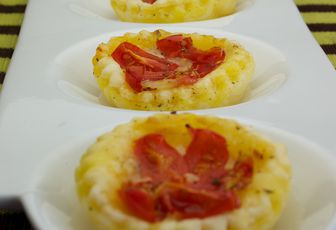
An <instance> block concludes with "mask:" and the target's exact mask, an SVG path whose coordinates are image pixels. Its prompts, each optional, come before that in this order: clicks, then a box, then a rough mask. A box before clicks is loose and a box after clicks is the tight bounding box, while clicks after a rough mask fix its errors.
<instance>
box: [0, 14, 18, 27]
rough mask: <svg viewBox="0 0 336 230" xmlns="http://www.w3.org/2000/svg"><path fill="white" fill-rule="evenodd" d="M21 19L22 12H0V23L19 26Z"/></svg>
mask: <svg viewBox="0 0 336 230" xmlns="http://www.w3.org/2000/svg"><path fill="white" fill-rule="evenodd" d="M22 19H23V14H0V22H1V25H8V26H19V25H21V22H22Z"/></svg>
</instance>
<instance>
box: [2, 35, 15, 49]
mask: <svg viewBox="0 0 336 230" xmlns="http://www.w3.org/2000/svg"><path fill="white" fill-rule="evenodd" d="M16 41H17V35H10V34H0V48H14V47H15V44H16Z"/></svg>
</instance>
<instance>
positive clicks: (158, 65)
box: [112, 42, 178, 92]
mask: <svg viewBox="0 0 336 230" xmlns="http://www.w3.org/2000/svg"><path fill="white" fill-rule="evenodd" d="M112 57H113V59H114V60H115V61H116V62H118V64H119V65H120V66H121V68H123V69H124V70H125V72H126V82H127V83H128V84H129V86H130V87H131V88H132V89H134V90H135V91H136V92H141V91H142V85H141V82H142V81H145V80H151V81H156V80H162V79H164V78H166V77H167V76H168V75H171V74H172V73H173V71H174V70H175V69H176V68H177V67H178V65H177V64H175V63H173V62H170V61H168V60H167V59H165V58H161V57H158V56H155V55H153V54H150V53H148V52H146V51H144V50H142V49H140V48H139V47H137V46H135V45H133V44H131V43H129V42H123V43H121V44H120V45H119V46H118V47H117V48H116V49H115V50H114V52H113V53H112Z"/></svg>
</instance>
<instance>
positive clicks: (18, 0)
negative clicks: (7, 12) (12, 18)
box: [0, 0, 28, 6]
mask: <svg viewBox="0 0 336 230" xmlns="http://www.w3.org/2000/svg"><path fill="white" fill-rule="evenodd" d="M27 2H28V1H27V0H0V5H9V6H13V5H21V4H27Z"/></svg>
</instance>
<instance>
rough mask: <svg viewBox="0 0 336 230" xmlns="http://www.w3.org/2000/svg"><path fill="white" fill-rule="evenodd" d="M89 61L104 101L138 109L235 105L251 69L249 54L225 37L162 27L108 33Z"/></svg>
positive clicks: (183, 108)
mask: <svg viewBox="0 0 336 230" xmlns="http://www.w3.org/2000/svg"><path fill="white" fill-rule="evenodd" d="M93 65H94V71H93V72H94V75H95V77H96V80H97V82H98V85H99V88H100V89H101V90H102V92H103V96H104V98H105V100H106V101H107V102H108V103H109V104H110V105H111V106H114V107H120V108H128V109H138V110H174V111H175V110H187V109H201V108H210V107H217V106H226V105H232V104H236V103H238V102H240V101H241V99H242V98H243V96H244V94H245V93H246V91H247V90H248V87H249V83H250V80H251V77H252V74H253V71H254V60H253V57H252V56H251V54H250V53H249V52H247V51H246V50H245V49H244V48H243V47H241V46H240V45H238V44H236V43H234V42H231V41H229V40H228V39H224V38H215V37H213V36H210V35H200V34H197V33H193V34H173V33H169V32H166V31H164V30H156V31H154V32H148V31H141V32H139V33H137V34H134V33H126V34H125V35H123V36H120V37H113V38H111V39H110V41H109V42H108V43H102V44H100V45H99V46H98V48H97V49H96V54H95V56H94V57H93Z"/></svg>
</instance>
